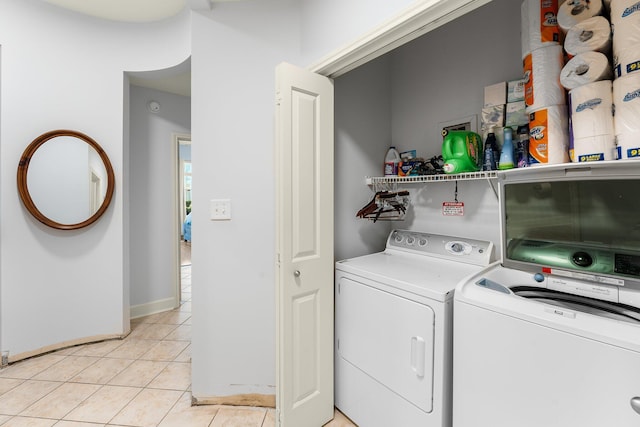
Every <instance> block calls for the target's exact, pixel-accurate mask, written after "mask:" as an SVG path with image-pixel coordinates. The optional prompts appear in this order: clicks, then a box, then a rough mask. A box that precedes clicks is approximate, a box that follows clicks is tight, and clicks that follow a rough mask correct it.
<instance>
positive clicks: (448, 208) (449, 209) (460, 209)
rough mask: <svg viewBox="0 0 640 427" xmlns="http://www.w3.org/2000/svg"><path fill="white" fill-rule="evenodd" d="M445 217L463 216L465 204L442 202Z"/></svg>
mask: <svg viewBox="0 0 640 427" xmlns="http://www.w3.org/2000/svg"><path fill="white" fill-rule="evenodd" d="M442 215H443V216H463V215H464V202H442Z"/></svg>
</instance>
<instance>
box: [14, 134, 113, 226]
mask: <svg viewBox="0 0 640 427" xmlns="http://www.w3.org/2000/svg"><path fill="white" fill-rule="evenodd" d="M114 187H115V177H114V174H113V168H112V167H111V162H110V161H109V157H108V156H107V154H106V153H105V152H104V150H103V149H102V147H100V145H98V143H97V142H96V141H94V140H93V139H91V138H90V137H88V136H87V135H85V134H83V133H80V132H77V131H73V130H54V131H51V132H47V133H44V134H42V135H40V136H39V137H37V138H36V139H35V140H33V142H32V143H31V144H29V146H28V147H27V149H26V150H24V153H22V157H21V158H20V164H19V165H18V193H19V194H20V198H21V199H22V202H23V203H24V205H25V207H26V208H27V210H28V211H29V212H30V213H31V214H32V215H33V216H34V217H35V218H36V219H37V220H38V221H40V222H42V223H43V224H46V225H48V226H49V227H53V228H57V229H60V230H74V229H77V228H82V227H86V226H87V225H89V224H92V223H93V222H95V221H96V220H97V219H98V218H100V216H101V215H102V214H103V213H104V212H105V211H106V210H107V207H109V203H110V202H111V196H112V195H113V190H114Z"/></svg>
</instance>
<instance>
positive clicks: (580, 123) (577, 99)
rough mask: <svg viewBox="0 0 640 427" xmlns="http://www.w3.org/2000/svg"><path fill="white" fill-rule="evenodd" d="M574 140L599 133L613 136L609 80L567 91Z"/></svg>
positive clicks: (610, 85) (611, 99)
mask: <svg viewBox="0 0 640 427" xmlns="http://www.w3.org/2000/svg"><path fill="white" fill-rule="evenodd" d="M569 105H570V107H571V130H572V135H573V138H574V140H575V139H582V138H590V137H593V136H599V135H608V136H610V137H611V139H613V138H614V136H615V130H614V127H613V93H612V84H611V80H602V81H598V82H594V83H589V84H586V85H582V86H579V87H577V88H575V89H572V90H571V91H570V92H569Z"/></svg>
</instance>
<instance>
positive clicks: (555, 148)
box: [529, 105, 569, 166]
mask: <svg viewBox="0 0 640 427" xmlns="http://www.w3.org/2000/svg"><path fill="white" fill-rule="evenodd" d="M529 158H530V159H531V161H532V163H531V165H532V166H535V165H551V164H557V163H566V162H568V161H569V116H568V113H567V106H566V105H554V106H551V107H544V108H540V109H537V110H534V111H531V112H530V113H529Z"/></svg>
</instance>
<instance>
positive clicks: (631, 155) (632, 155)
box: [616, 132, 640, 160]
mask: <svg viewBox="0 0 640 427" xmlns="http://www.w3.org/2000/svg"><path fill="white" fill-rule="evenodd" d="M616 144H617V147H616V150H617V152H616V156H617V157H618V159H623V160H624V159H633V160H640V132H630V133H624V134H620V135H617V136H616Z"/></svg>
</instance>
